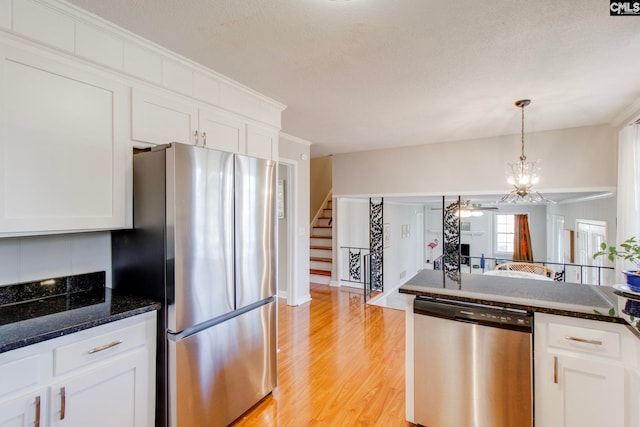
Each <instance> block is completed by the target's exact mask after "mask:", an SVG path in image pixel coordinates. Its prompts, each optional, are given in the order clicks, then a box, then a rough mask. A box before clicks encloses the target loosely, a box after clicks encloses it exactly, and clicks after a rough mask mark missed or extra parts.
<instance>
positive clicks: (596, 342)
mask: <svg viewBox="0 0 640 427" xmlns="http://www.w3.org/2000/svg"><path fill="white" fill-rule="evenodd" d="M564 339H565V340H568V341H576V342H581V343H586V344H594V345H602V341H599V340H588V339H586V338H578V337H571V336H569V337H564Z"/></svg>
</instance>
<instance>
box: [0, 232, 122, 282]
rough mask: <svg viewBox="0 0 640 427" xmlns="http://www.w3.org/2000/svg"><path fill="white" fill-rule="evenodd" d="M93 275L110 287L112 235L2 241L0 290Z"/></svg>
mask: <svg viewBox="0 0 640 427" xmlns="http://www.w3.org/2000/svg"><path fill="white" fill-rule="evenodd" d="M94 271H106V280H107V286H111V234H110V233H109V232H96V233H79V234H59V235H52V236H34V237H16V238H5V239H0V286H4V285H10V284H14V283H22V282H29V281H32V280H41V279H46V278H51V277H60V276H69V275H74V274H82V273H90V272H94Z"/></svg>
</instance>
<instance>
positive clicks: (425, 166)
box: [333, 125, 617, 196]
mask: <svg viewBox="0 0 640 427" xmlns="http://www.w3.org/2000/svg"><path fill="white" fill-rule="evenodd" d="M525 138H526V143H527V146H526V154H527V157H528V158H529V159H530V160H536V159H540V160H541V162H540V166H541V167H542V171H541V181H540V184H539V185H538V190H539V191H542V192H544V191H550V190H554V191H558V192H559V191H578V190H583V191H584V190H587V189H609V190H610V189H615V187H616V183H617V177H616V174H617V132H616V130H615V129H614V128H612V127H610V126H608V125H600V126H587V127H581V128H573V129H562V130H556V131H548V132H538V133H531V134H527V135H526V136H525ZM519 143H520V138H519V135H510V136H501V137H495V138H487V139H478V140H470V141H457V142H447V143H439V144H427V145H420V146H412V147H402V148H392V149H386V150H374V151H366V152H359V153H350V154H337V155H334V157H333V194H334V195H338V196H370V195H371V196H390V195H401V194H402V195H441V194H449V195H458V194H502V193H504V192H506V190H507V184H506V181H505V171H506V165H507V163H508V162H511V163H513V162H515V161H516V160H517V159H518V157H519V155H520V145H519Z"/></svg>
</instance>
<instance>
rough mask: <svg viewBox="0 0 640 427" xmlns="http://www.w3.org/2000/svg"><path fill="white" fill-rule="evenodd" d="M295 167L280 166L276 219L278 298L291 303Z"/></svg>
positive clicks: (280, 164)
mask: <svg viewBox="0 0 640 427" xmlns="http://www.w3.org/2000/svg"><path fill="white" fill-rule="evenodd" d="M293 185H294V180H293V165H289V164H286V163H279V164H278V178H277V184H276V217H277V222H278V270H277V271H278V274H277V283H278V297H279V298H285V299H286V300H287V302H289V301H290V300H291V298H292V296H293V295H292V291H291V290H292V284H293V271H294V265H295V262H294V256H293V254H294V251H293V246H294V243H293V236H294V232H293V230H294V229H293V225H294V222H295V221H294V218H295V211H294V209H295V208H294V203H292V201H293Z"/></svg>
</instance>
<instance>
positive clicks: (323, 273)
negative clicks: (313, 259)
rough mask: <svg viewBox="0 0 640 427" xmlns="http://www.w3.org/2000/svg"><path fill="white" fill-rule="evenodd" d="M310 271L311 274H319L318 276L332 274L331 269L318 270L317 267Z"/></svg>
mask: <svg viewBox="0 0 640 427" xmlns="http://www.w3.org/2000/svg"><path fill="white" fill-rule="evenodd" d="M309 273H310V274H317V275H318V276H331V272H330V271H325V270H316V269H313V268H311V269H309Z"/></svg>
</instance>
